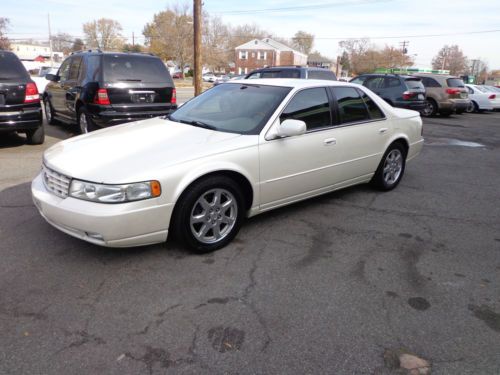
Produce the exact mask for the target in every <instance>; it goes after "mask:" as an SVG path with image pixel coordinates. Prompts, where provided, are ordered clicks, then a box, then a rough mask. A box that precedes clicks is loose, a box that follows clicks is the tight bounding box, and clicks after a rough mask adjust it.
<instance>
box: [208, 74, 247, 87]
mask: <svg viewBox="0 0 500 375" xmlns="http://www.w3.org/2000/svg"><path fill="white" fill-rule="evenodd" d="M244 78H245V75H244V74H239V75H236V74H231V73H230V74H226V75H224V76H221V77H218V79H216V80H215V82H214V86H217V85H220V84H221V83H224V82H227V81H233V80H235V79H244Z"/></svg>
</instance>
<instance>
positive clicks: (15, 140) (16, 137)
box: [0, 133, 26, 148]
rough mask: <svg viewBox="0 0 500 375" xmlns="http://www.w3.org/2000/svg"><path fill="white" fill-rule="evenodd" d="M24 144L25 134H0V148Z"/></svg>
mask: <svg viewBox="0 0 500 375" xmlns="http://www.w3.org/2000/svg"><path fill="white" fill-rule="evenodd" d="M25 144H26V136H25V135H24V134H23V135H20V134H17V133H4V134H0V148H11V147H19V146H24V145H25Z"/></svg>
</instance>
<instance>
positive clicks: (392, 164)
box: [383, 149, 403, 185]
mask: <svg viewBox="0 0 500 375" xmlns="http://www.w3.org/2000/svg"><path fill="white" fill-rule="evenodd" d="M402 170H403V155H402V154H401V151H400V150H398V149H394V150H392V151H391V152H389V154H387V157H386V158H385V162H384V169H383V173H384V181H385V183H386V184H387V185H392V184H394V183H396V182H397V181H398V179H399V177H400V176H401V172H402Z"/></svg>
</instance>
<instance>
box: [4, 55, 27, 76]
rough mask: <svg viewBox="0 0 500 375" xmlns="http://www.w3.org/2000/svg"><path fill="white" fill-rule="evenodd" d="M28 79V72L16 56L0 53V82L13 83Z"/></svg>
mask: <svg viewBox="0 0 500 375" xmlns="http://www.w3.org/2000/svg"><path fill="white" fill-rule="evenodd" d="M28 78H29V75H28V72H27V71H26V69H25V68H24V66H23V64H22V63H21V61H20V60H19V59H18V58H17V56H16V55H14V54H13V53H5V52H2V51H0V80H8V81H15V80H26V79H28Z"/></svg>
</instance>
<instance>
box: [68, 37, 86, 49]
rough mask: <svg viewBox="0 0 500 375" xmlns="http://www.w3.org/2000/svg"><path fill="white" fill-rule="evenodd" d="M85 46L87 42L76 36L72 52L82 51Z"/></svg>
mask: <svg viewBox="0 0 500 375" xmlns="http://www.w3.org/2000/svg"><path fill="white" fill-rule="evenodd" d="M84 48H85V43H84V42H83V40H81V39H80V38H76V39H75V40H74V41H73V44H72V45H71V52H76V51H82V50H83V49H84Z"/></svg>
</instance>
